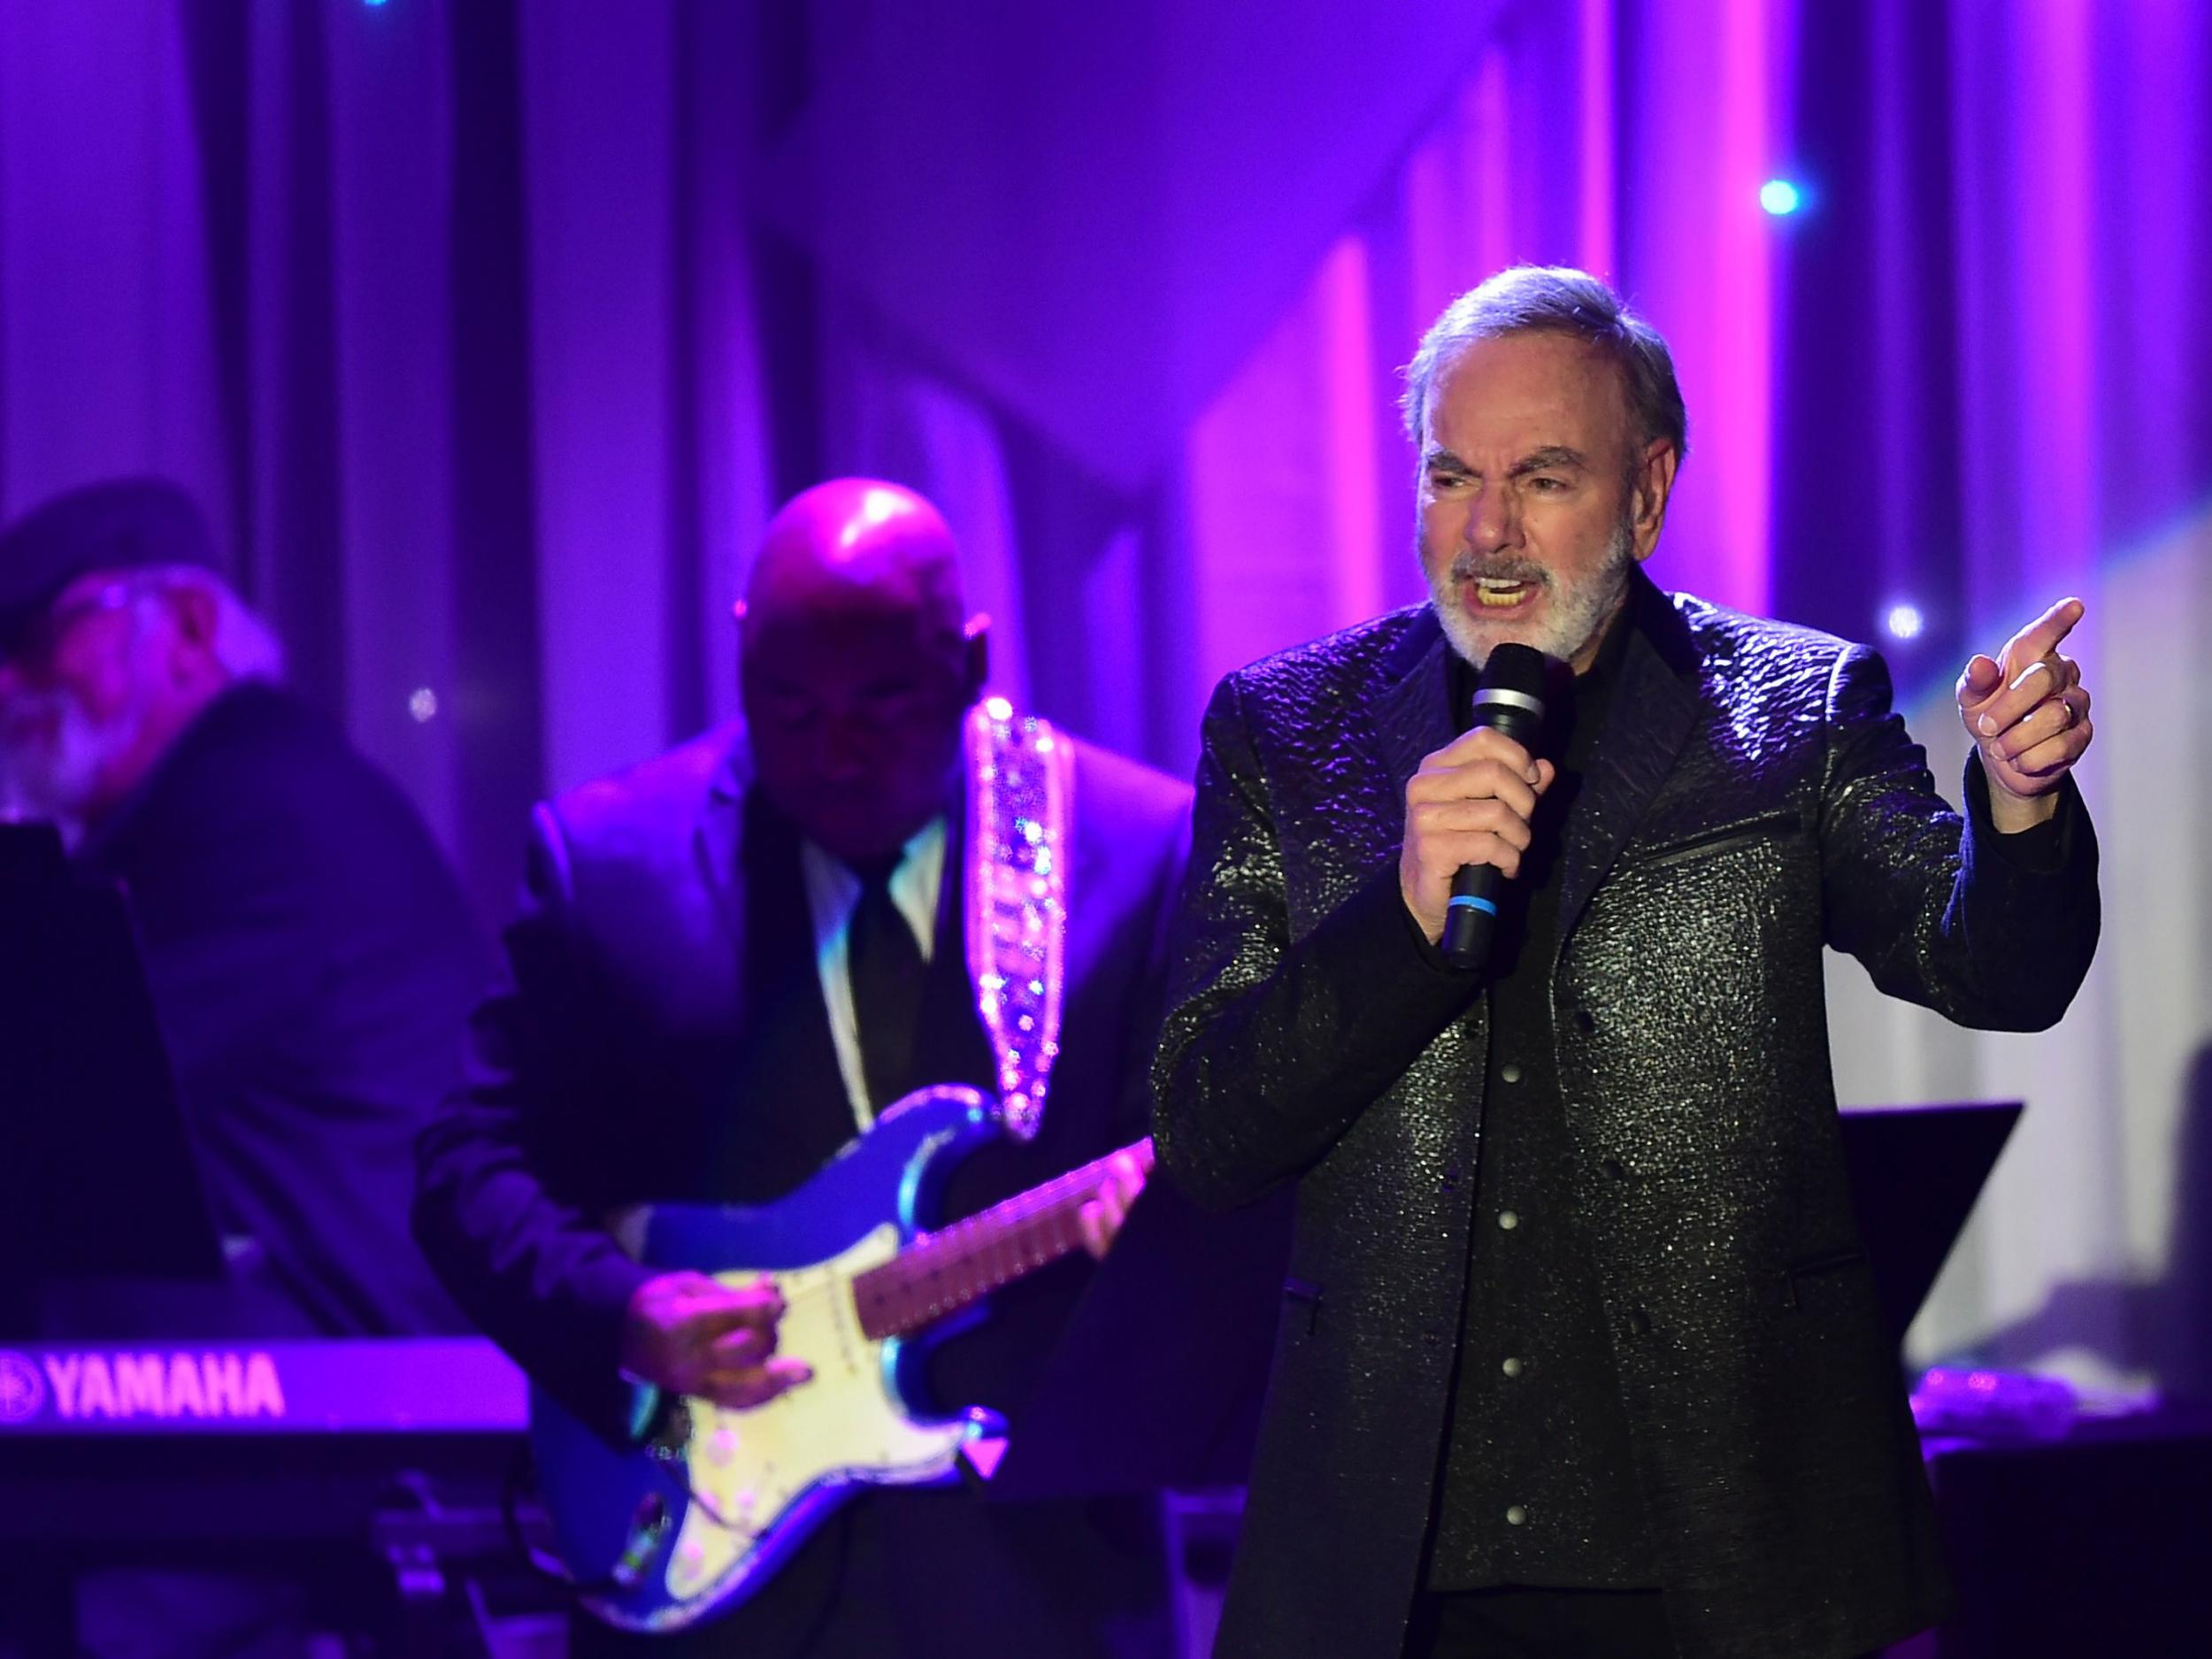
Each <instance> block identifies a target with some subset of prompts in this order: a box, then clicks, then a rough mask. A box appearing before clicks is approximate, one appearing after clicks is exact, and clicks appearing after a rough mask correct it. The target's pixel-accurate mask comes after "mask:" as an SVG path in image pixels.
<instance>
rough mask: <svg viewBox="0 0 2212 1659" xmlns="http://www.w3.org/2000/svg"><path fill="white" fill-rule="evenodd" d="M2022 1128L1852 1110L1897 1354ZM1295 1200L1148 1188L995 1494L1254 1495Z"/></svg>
mask: <svg viewBox="0 0 2212 1659" xmlns="http://www.w3.org/2000/svg"><path fill="white" fill-rule="evenodd" d="M2019 1115H2020V1102H2017V1101H2004V1102H1993V1103H1978V1102H1977V1103H1964V1104H1955V1105H1940V1106H1916V1107H1909V1108H1890V1109H1878V1110H1850V1111H1846V1112H1844V1113H1843V1114H1842V1115H1841V1116H1842V1133H1843V1148H1844V1159H1845V1163H1846V1164H1847V1167H1848V1169H1849V1171H1850V1175H1851V1184H1852V1189H1853V1203H1854V1207H1855V1209H1856V1210H1857V1212H1858V1217H1859V1232H1860V1236H1861V1238H1862V1239H1863V1240H1864V1242H1865V1246H1866V1250H1867V1256H1868V1264H1869V1266H1870V1269H1871V1271H1872V1275H1873V1279H1874V1286H1875V1290H1876V1293H1877V1294H1878V1296H1879V1298H1880V1300H1881V1304H1882V1310H1883V1319H1884V1325H1885V1327H1886V1330H1887V1331H1888V1333H1889V1336H1890V1339H1891V1340H1892V1342H1893V1344H1895V1345H1897V1346H1899V1347H1900V1348H1901V1346H1902V1344H1903V1341H1904V1336H1905V1331H1906V1328H1907V1327H1908V1326H1909V1325H1911V1324H1912V1322H1913V1319H1914V1317H1915V1316H1916V1315H1917V1314H1918V1312H1919V1310H1920V1304H1921V1303H1922V1302H1924V1300H1925V1299H1926V1297H1927V1294H1928V1292H1929V1290H1930V1288H1931V1287H1932V1286H1933V1285H1934V1283H1935V1279H1936V1275H1937V1274H1938V1273H1939V1271H1941V1269H1942V1266H1943V1263H1944V1260H1945V1258H1946V1257H1947V1256H1949V1254H1950V1251H1951V1247H1952V1245H1953V1243H1954V1242H1955V1240H1957V1238H1958V1234H1959V1230H1960V1228H1961V1227H1962V1226H1963V1225H1965V1222H1966V1217H1967V1215H1968V1213H1969V1212H1970V1210H1972V1209H1973V1207H1974V1201H1975V1199H1976V1198H1977V1197H1978V1195H1979V1194H1980V1192H1981V1189H1982V1184H1983V1182H1984V1181H1985V1180H1986V1179H1988V1176H1989V1171H1990V1170H1991V1168H1992V1167H1993V1165H1994V1164H1996V1162H1997V1155H1998V1154H1999V1153H2000V1152H2001V1151H2002V1150H2003V1148H2004V1144H2005V1141H2006V1138H2007V1137H2008V1135H2009V1134H2010V1133H2012V1126H2013V1124H2014V1123H2015V1121H2016V1120H2017V1118H2019ZM1290 1202H1291V1195H1290V1193H1289V1191H1288V1189H1285V1190H1283V1191H1281V1192H1279V1193H1277V1194H1271V1196H1270V1197H1269V1198H1267V1199H1266V1200H1264V1201H1263V1202H1261V1203H1259V1204H1256V1205H1254V1206H1252V1207H1250V1208H1248V1209H1246V1210H1238V1211H1235V1212H1233V1213H1232V1214H1229V1215H1208V1214H1206V1213H1204V1212H1202V1211H1201V1210H1198V1209H1196V1208H1195V1207H1194V1205H1192V1204H1191V1203H1190V1202H1189V1201H1188V1200H1187V1199H1186V1198H1184V1197H1183V1196H1182V1195H1181V1194H1179V1193H1178V1192H1177V1191H1175V1189H1174V1188H1173V1187H1172V1186H1171V1185H1170V1184H1169V1183H1168V1182H1167V1181H1165V1180H1164V1179H1156V1180H1154V1181H1153V1182H1152V1183H1151V1184H1150V1185H1149V1186H1148V1187H1146V1189H1145V1194H1144V1197H1143V1198H1142V1199H1141V1201H1140V1202H1138V1203H1137V1205H1136V1206H1135V1207H1134V1208H1133V1210H1131V1211H1130V1213H1129V1219H1128V1222H1127V1224H1126V1225H1125V1226H1124V1227H1123V1229H1122V1231H1121V1234H1120V1236H1119V1237H1118V1239H1116V1240H1115V1241H1114V1248H1113V1253H1112V1254H1111V1255H1110V1256H1108V1257H1107V1259H1106V1262H1105V1263H1103V1264H1102V1266H1101V1268H1100V1270H1099V1271H1098V1272H1097V1274H1096V1275H1095V1276H1094V1278H1093V1279H1092V1281H1091V1284H1090V1285H1089V1286H1088V1287H1087V1289H1086V1291H1085V1292H1084V1294H1083V1297H1082V1299H1081V1300H1080V1301H1079V1302H1078V1303H1077V1304H1076V1310H1075V1313H1074V1316H1073V1317H1071V1319H1070V1321H1069V1325H1068V1329H1067V1332H1066V1333H1065V1334H1064V1336H1063V1337H1062V1339H1061V1341H1060V1343H1059V1346H1058V1347H1057V1348H1056V1349H1055V1350H1054V1352H1053V1355H1052V1356H1051V1358H1050V1360H1049V1361H1048V1363H1047V1364H1046V1366H1045V1369H1044V1371H1043V1374H1042V1376H1041V1378H1040V1379H1039V1382H1038V1386H1037V1388H1036V1390H1035V1393H1034V1395H1033V1402H1032V1404H1031V1405H1030V1408H1029V1409H1028V1410H1027V1411H1026V1412H1025V1414H1024V1415H1023V1416H1022V1417H1020V1418H1018V1420H1017V1421H1016V1422H1015V1423H1014V1424H1013V1425H1011V1432H1010V1438H1009V1440H1008V1443H1007V1449H1006V1455H1005V1456H1004V1458H1003V1459H1002V1461H1001V1462H1000V1463H999V1465H998V1468H997V1471H996V1472H995V1474H994V1475H993V1476H992V1478H991V1479H990V1481H989V1482H988V1483H987V1485H986V1486H985V1488H984V1491H985V1494H986V1495H987V1497H989V1498H991V1499H993V1500H995V1501H1000V1502H1023V1501H1027V1500H1033V1499H1039V1498H1047V1497H1074V1496H1089V1495H1103V1494H1113V1493H1133V1492H1148V1491H1159V1490H1164V1489H1169V1488H1178V1489H1184V1490H1194V1489H1199V1488H1203V1487H1210V1486H1240V1485H1241V1484H1242V1483H1243V1481H1244V1479H1245V1476H1246V1472H1247V1471H1248V1467H1249V1465H1250V1463H1251V1457H1252V1447H1253V1442H1254V1440H1255V1439H1256V1434H1257V1431H1258V1425H1259V1414H1260V1405H1261V1402H1262V1399H1263V1395H1264V1394H1265V1392H1266V1385H1267V1368H1268V1359H1269V1356H1270V1354H1271V1351H1272V1349H1273V1345H1274V1338H1275V1323H1276V1320H1277V1318H1278V1317H1279V1311H1280V1310H1281V1309H1282V1307H1283V1306H1284V1302H1283V1273H1284V1267H1285V1263H1286V1261H1287V1259H1288V1256H1289V1242H1290Z"/></svg>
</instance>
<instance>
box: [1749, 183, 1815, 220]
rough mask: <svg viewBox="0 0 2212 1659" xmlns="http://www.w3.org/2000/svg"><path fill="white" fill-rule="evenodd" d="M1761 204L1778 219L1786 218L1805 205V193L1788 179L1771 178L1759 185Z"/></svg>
mask: <svg viewBox="0 0 2212 1659" xmlns="http://www.w3.org/2000/svg"><path fill="white" fill-rule="evenodd" d="M1759 205H1760V206H1761V207H1763V208H1764V209H1766V211H1768V212H1770V213H1771V214H1772V215H1773V216H1774V217H1775V218H1777V219H1786V218H1787V217H1788V216H1789V215H1790V214H1792V213H1794V212H1796V211H1797V210H1798V209H1799V208H1801V207H1802V206H1804V205H1805V193H1804V192H1803V191H1802V190H1800V189H1799V188H1797V187H1796V186H1795V185H1793V184H1792V183H1791V182H1790V181H1789V180H1787V179H1769V180H1767V181H1766V182H1765V183H1764V184H1763V185H1761V186H1760V187H1759Z"/></svg>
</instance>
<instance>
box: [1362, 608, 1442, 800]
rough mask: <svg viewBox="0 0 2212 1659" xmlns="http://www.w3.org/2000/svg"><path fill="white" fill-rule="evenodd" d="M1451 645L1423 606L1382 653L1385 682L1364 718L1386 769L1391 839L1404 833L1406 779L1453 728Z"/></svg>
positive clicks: (1419, 767) (1440, 744)
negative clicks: (1367, 717) (1401, 636)
mask: <svg viewBox="0 0 2212 1659" xmlns="http://www.w3.org/2000/svg"><path fill="white" fill-rule="evenodd" d="M1450 649H1451V647H1450V646H1449V645H1448V643H1446V641H1445V639H1444V629H1443V626H1442V625H1441V624H1440V623H1439V622H1438V621H1437V619H1436V612H1435V611H1434V610H1433V609H1431V608H1429V607H1426V606H1424V607H1423V609H1422V611H1421V613H1420V614H1419V615H1418V616H1417V617H1416V618H1414V619H1413V624H1412V626H1410V627H1409V628H1408V629H1407V630H1406V636H1405V638H1404V639H1403V640H1402V641H1399V642H1398V644H1397V646H1396V647H1395V648H1394V649H1393V650H1392V651H1391V653H1390V655H1389V657H1387V658H1386V659H1385V664H1384V669H1383V672H1384V677H1385V680H1386V684H1385V686H1384V688H1383V690H1382V692H1381V694H1380V695H1379V696H1377V697H1376V699H1375V701H1374V703H1372V705H1371V711H1370V718H1371V720H1372V721H1373V722H1374V728H1375V736H1376V738H1377V741H1378V742H1379V745H1380V748H1381V751H1382V756H1383V763H1384V764H1385V766H1386V768H1387V770H1388V772H1389V774H1390V801H1389V807H1390V810H1389V812H1388V814H1387V815H1386V816H1387V820H1388V822H1389V824H1390V825H1391V826H1392V828H1391V831H1390V833H1391V837H1392V839H1393V840H1394V841H1397V840H1402V839H1403V838H1404V835H1405V803H1406V785H1407V784H1409V783H1410V782H1411V781H1412V780H1413V774H1414V773H1415V772H1418V771H1420V770H1421V763H1422V762H1423V761H1424V760H1425V759H1426V758H1427V757H1429V756H1430V755H1432V754H1433V753H1434V752H1435V751H1436V750H1438V749H1441V748H1443V747H1444V745H1445V744H1447V743H1448V742H1450V741H1452V739H1453V737H1454V736H1455V734H1456V733H1455V731H1454V727H1453V721H1452V702H1451V680H1450V676H1449V675H1448V673H1447V672H1445V668H1446V656H1447V653H1448V652H1449V651H1450Z"/></svg>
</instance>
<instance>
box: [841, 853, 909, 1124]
mask: <svg viewBox="0 0 2212 1659" xmlns="http://www.w3.org/2000/svg"><path fill="white" fill-rule="evenodd" d="M898 865H899V855H897V854H894V855H893V856H891V857H889V858H888V859H878V860H874V861H872V862H871V863H870V864H867V865H865V866H863V865H860V864H855V865H854V866H853V873H854V874H856V875H857V876H858V877H859V878H860V902H859V903H857V904H856V905H855V906H853V918H852V921H851V923H850V925H849V926H848V928H847V930H846V933H845V964H846V972H847V974H848V975H849V978H850V979H851V980H852V991H853V1018H854V1021H855V1023H856V1024H857V1025H858V1026H859V1028H860V1069H861V1071H862V1072H863V1073H864V1075H865V1077H866V1079H867V1081H868V1103H869V1105H870V1107H871V1108H872V1110H874V1111H877V1112H880V1111H882V1110H884V1109H885V1108H886V1107H887V1106H889V1105H890V1104H891V1103H892V1102H894V1101H895V1100H897V1099H898V1098H899V1096H900V1095H902V1094H905V1093H906V1092H907V1091H908V1090H909V1089H910V1088H911V1087H914V1082H913V1079H912V1077H911V1075H910V1074H911V1072H912V1071H913V1069H914V1040H915V1037H916V1034H917V1030H918V1026H919V1025H920V1021H921V1012H922V987H923V985H924V982H925V981H926V979H927V976H928V968H927V964H925V963H924V962H923V960H922V949H921V947H920V946H919V945H918V944H917V943H916V942H915V940H914V930H913V929H912V928H911V927H910V926H907V921H906V918H905V917H904V916H903V915H902V914H901V913H900V910H899V907H898V906H897V905H896V904H895V903H894V902H892V899H891V872H893V871H895V870H896V869H897V868H898Z"/></svg>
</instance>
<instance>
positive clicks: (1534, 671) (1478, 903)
mask: <svg viewBox="0 0 2212 1659" xmlns="http://www.w3.org/2000/svg"><path fill="white" fill-rule="evenodd" d="M1549 672H1550V662H1549V659H1548V658H1547V657H1545V655H1544V654H1543V652H1541V651H1540V650H1538V649H1535V648H1534V647H1533V646H1528V645H1511V644H1508V645H1501V646H1498V647H1497V648H1495V649H1494V650H1492V651H1491V653H1490V657H1489V660H1488V661H1487V662H1486V663H1485V664H1483V670H1482V680H1481V681H1480V683H1479V684H1478V685H1477V686H1476V687H1475V718H1474V724H1475V725H1476V726H1495V727H1496V728H1497V729H1498V730H1499V731H1500V732H1501V733H1503V734H1504V735H1505V736H1507V737H1509V738H1511V739H1512V740H1513V741H1515V742H1517V743H1518V744H1519V745H1520V746H1521V747H1522V748H1523V749H1527V750H1528V751H1529V752H1530V753H1531V754H1534V753H1535V751H1536V734H1537V733H1539V732H1540V731H1542V730H1543V728H1544V681H1545V680H1546V679H1547V677H1548V675H1549ZM1500 879H1501V878H1500V875H1499V872H1498V867H1497V865H1495V864H1462V865H1460V867H1459V873H1458V874H1456V875H1455V876H1454V877H1453V878H1452V897H1451V904H1450V907H1449V908H1448V909H1447V910H1445V912H1444V936H1443V938H1442V939H1441V940H1440V941H1438V944H1439V946H1440V948H1441V949H1442V950H1443V952H1444V956H1445V958H1446V960H1448V962H1450V964H1452V966H1454V967H1455V968H1468V969H1476V968H1480V967H1481V966H1482V965H1483V964H1484V963H1485V962H1486V961H1488V960H1489V957H1490V941H1491V939H1492V937H1493V936H1494V934H1495V933H1496V932H1497V927H1498V902H1497V899H1496V897H1495V895H1496V893H1497V889H1498V882H1499V880H1500Z"/></svg>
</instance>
